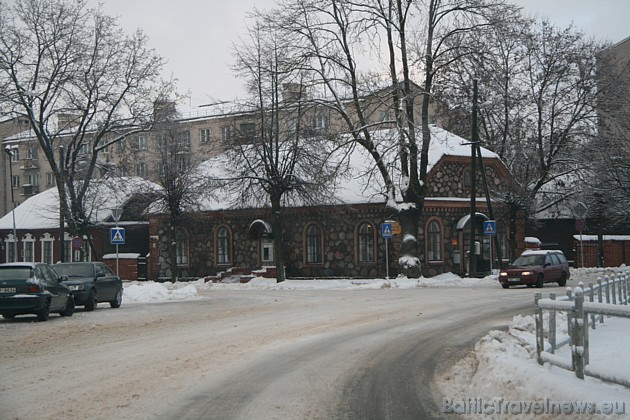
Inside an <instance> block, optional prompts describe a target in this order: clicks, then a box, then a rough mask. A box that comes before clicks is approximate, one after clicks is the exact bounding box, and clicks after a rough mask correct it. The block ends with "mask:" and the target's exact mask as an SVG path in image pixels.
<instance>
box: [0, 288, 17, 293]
mask: <svg viewBox="0 0 630 420" xmlns="http://www.w3.org/2000/svg"><path fill="white" fill-rule="evenodd" d="M0 293H15V287H0Z"/></svg>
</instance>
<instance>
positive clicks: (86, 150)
mask: <svg viewBox="0 0 630 420" xmlns="http://www.w3.org/2000/svg"><path fill="white" fill-rule="evenodd" d="M89 153H90V145H89V144H87V143H83V144H81V146H80V147H79V154H80V155H83V156H85V155H87V154H89Z"/></svg>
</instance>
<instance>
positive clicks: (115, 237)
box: [110, 207, 125, 277]
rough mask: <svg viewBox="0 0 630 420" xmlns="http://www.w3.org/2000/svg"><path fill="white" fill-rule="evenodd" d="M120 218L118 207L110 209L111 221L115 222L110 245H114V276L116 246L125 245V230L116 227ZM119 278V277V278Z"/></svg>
mask: <svg viewBox="0 0 630 420" xmlns="http://www.w3.org/2000/svg"><path fill="white" fill-rule="evenodd" d="M120 216H122V209H121V208H120V207H116V208H113V209H112V219H114V222H116V228H115V229H112V230H111V235H110V239H111V241H110V242H111V243H112V244H116V275H117V276H119V274H118V245H119V244H122V245H124V244H125V229H124V228H119V227H118V221H119V220H120ZM119 277H120V276H119Z"/></svg>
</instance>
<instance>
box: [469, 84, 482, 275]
mask: <svg viewBox="0 0 630 420" xmlns="http://www.w3.org/2000/svg"><path fill="white" fill-rule="evenodd" d="M478 144H479V134H478V132H477V79H473V103H472V139H471V142H470V221H469V223H470V241H469V244H468V267H469V268H468V271H469V276H471V277H474V276H475V275H476V272H477V255H476V254H475V218H476V217H475V216H476V213H477V156H476V151H477V145H478Z"/></svg>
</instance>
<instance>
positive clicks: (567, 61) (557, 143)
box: [436, 19, 602, 215]
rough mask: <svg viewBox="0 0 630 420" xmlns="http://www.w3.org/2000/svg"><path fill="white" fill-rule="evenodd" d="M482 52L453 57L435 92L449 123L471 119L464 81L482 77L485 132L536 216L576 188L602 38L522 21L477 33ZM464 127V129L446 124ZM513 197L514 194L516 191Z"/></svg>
mask: <svg viewBox="0 0 630 420" xmlns="http://www.w3.org/2000/svg"><path fill="white" fill-rule="evenodd" d="M474 39H475V42H476V43H478V47H477V50H478V51H481V52H482V53H480V54H472V55H470V56H469V57H467V58H466V59H464V60H462V61H461V62H460V63H459V64H458V63H454V64H453V65H452V66H451V67H450V68H449V69H448V71H447V72H446V73H445V74H444V77H443V78H442V80H440V89H439V90H438V91H437V92H436V93H437V96H438V98H439V100H440V101H442V102H443V103H448V104H449V107H448V108H447V109H446V112H447V113H449V114H450V115H451V117H452V118H451V120H450V121H455V119H459V120H460V121H462V120H463V121H467V119H466V115H467V114H468V112H467V110H466V108H465V107H461V106H459V107H458V106H457V104H461V103H466V102H468V101H469V98H470V97H471V93H470V90H469V89H466V86H469V85H470V84H471V80H472V79H473V78H478V79H479V80H480V82H481V86H482V95H481V102H483V103H485V104H487V105H488V106H487V107H485V108H484V109H482V110H481V113H480V128H481V130H480V137H481V139H482V141H484V142H485V144H486V147H488V148H490V149H492V150H494V151H495V152H496V153H497V154H498V155H499V156H500V157H501V159H502V160H503V161H504V162H505V163H506V164H507V165H508V167H509V168H510V170H511V172H512V173H513V174H514V176H515V177H516V180H517V182H518V183H519V188H518V189H517V192H520V193H519V195H520V198H518V200H517V201H518V202H520V203H521V205H522V206H523V207H527V208H528V210H529V214H530V215H536V214H540V213H543V212H545V211H549V210H550V209H553V208H554V207H555V206H557V205H558V204H560V203H563V202H565V201H566V200H567V199H568V198H570V197H571V196H573V195H574V194H576V193H577V192H578V190H577V189H576V188H577V186H579V185H580V182H575V181H579V180H581V179H582V178H583V174H582V173H581V171H582V170H583V169H584V168H583V162H582V161H581V159H580V153H581V152H582V147H583V146H584V145H586V144H587V143H588V142H589V141H590V139H592V138H593V137H594V136H595V134H596V112H595V110H596V108H595V104H596V95H597V89H596V86H595V85H596V79H595V70H596V68H595V65H596V60H595V56H596V55H597V54H598V52H599V51H601V49H602V44H601V43H598V42H596V41H594V40H590V39H587V38H586V37H585V36H584V34H582V33H579V32H577V31H576V30H575V29H574V28H572V27H567V28H565V29H560V28H557V27H555V26H553V25H551V24H549V23H548V22H546V21H542V22H535V21H532V20H529V19H516V20H514V21H513V22H512V23H510V25H495V26H493V27H492V28H491V30H486V31H483V32H480V33H478V34H477V35H476V36H475V37H474ZM446 127H447V128H448V129H451V130H453V131H455V132H459V133H462V132H463V131H465V129H466V128H462V127H461V126H458V125H457V123H456V124H448V125H447V126H446ZM513 198H514V197H513Z"/></svg>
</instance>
